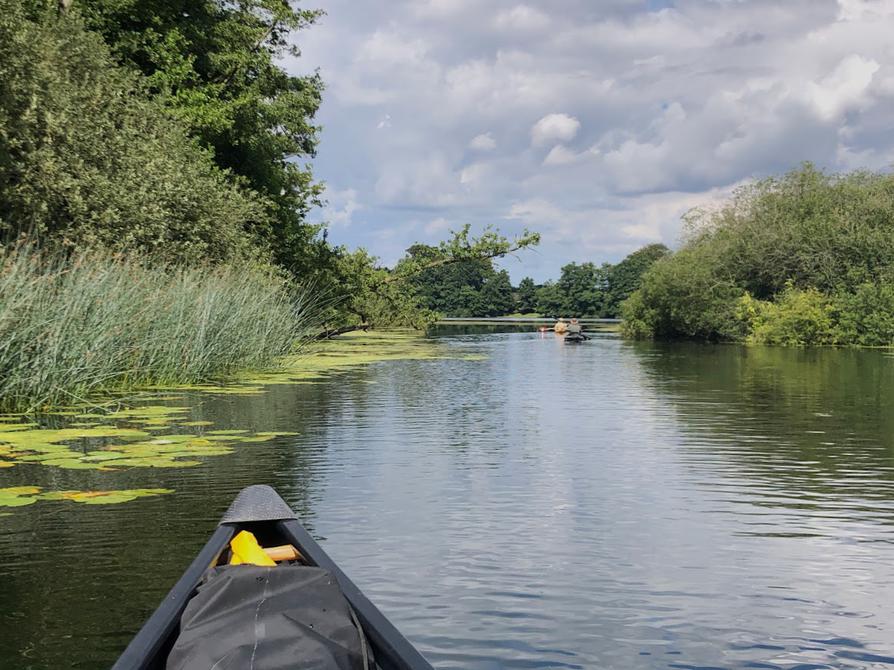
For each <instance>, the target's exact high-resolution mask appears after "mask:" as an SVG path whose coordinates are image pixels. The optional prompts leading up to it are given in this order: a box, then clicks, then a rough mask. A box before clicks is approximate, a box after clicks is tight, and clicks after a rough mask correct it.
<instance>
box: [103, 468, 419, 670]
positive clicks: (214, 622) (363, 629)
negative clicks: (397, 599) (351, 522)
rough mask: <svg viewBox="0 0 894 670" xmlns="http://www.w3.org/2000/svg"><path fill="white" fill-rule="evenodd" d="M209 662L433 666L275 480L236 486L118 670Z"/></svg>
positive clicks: (394, 668)
mask: <svg viewBox="0 0 894 670" xmlns="http://www.w3.org/2000/svg"><path fill="white" fill-rule="evenodd" d="M209 566H210V567H209ZM212 667H213V668H215V669H216V670H236V669H237V668H238V669H240V670H242V669H243V668H249V667H253V668H256V670H286V668H288V669H289V670H293V669H294V670H299V669H300V668H319V669H321V670H322V669H329V668H331V669H332V670H343V669H348V668H351V669H352V670H354V669H360V668H363V669H364V670H367V669H368V670H432V667H431V665H430V664H429V663H428V661H426V660H425V658H423V657H422V655H421V654H420V653H419V652H418V651H417V650H416V648H415V647H413V645H412V644H410V642H409V641H407V639H406V638H405V637H404V636H403V635H401V633H400V632H398V630H397V629H396V628H395V627H394V626H393V625H392V624H391V623H390V622H389V621H388V620H387V619H386V618H385V616H384V615H383V614H382V613H381V612H380V611H379V610H378V609H377V608H376V606H375V605H373V604H372V603H371V602H370V601H369V600H367V598H366V596H364V595H363V594H362V593H361V592H360V589H358V588H357V587H356V586H355V585H354V583H353V582H351V580H350V579H348V578H347V577H346V576H345V574H344V573H343V572H342V571H341V570H340V569H339V568H338V566H337V565H336V564H335V563H334V562H333V560H332V559H331V558H329V556H328V555H327V554H326V552H325V551H323V549H322V548H321V547H320V545H318V544H317V543H316V542H315V541H314V539H313V538H312V537H311V536H310V535H309V534H308V532H307V531H306V530H305V529H304V526H302V525H301V523H299V521H298V519H297V517H296V516H295V513H294V512H292V510H291V509H290V508H289V506H288V505H287V504H286V503H285V502H284V501H283V499H282V498H280V497H279V495H278V494H277V493H276V491H274V490H273V489H272V488H270V487H269V486H249V487H248V488H245V489H243V490H242V491H241V492H240V493H239V495H238V496H237V497H236V499H235V500H234V501H233V504H232V505H231V506H230V509H229V510H228V511H227V513H226V514H225V515H224V517H223V519H221V521H220V523H219V524H218V526H217V530H215V531H214V533H213V534H212V535H211V538H210V539H209V540H208V543H207V544H206V545H205V546H204V547H203V548H202V550H201V551H200V552H199V553H198V555H197V556H196V558H195V560H194V561H193V562H192V564H191V565H190V566H189V567H188V568H187V569H186V572H185V573H183V576H182V577H181V578H180V580H179V581H178V582H177V583H176V584H175V585H174V588H172V589H171V591H170V592H169V593H168V595H167V596H166V597H165V599H164V600H163V601H162V603H161V605H159V607H158V609H157V610H155V613H154V614H153V615H152V616H151V617H149V620H148V621H146V623H145V624H144V625H143V628H142V629H141V630H140V632H139V633H137V635H136V637H134V638H133V640H132V641H131V643H130V644H129V645H128V646H127V649H125V650H124V653H123V654H122V655H121V657H120V658H119V659H118V661H117V662H116V663H115V665H114V666H113V668H112V670H198V669H199V668H201V669H202V670H208V668H212Z"/></svg>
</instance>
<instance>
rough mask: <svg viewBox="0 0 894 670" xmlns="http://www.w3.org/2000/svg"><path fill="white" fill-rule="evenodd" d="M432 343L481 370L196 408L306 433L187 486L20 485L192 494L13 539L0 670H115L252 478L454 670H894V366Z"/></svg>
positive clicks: (61, 517) (169, 482) (2, 547)
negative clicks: (280, 496)
mask: <svg viewBox="0 0 894 670" xmlns="http://www.w3.org/2000/svg"><path fill="white" fill-rule="evenodd" d="M442 337H443V339H442V341H443V342H444V343H445V344H447V345H448V346H449V347H451V349H453V350H455V351H456V352H457V353H469V354H483V355H484V358H482V359H479V360H459V359H451V360H444V359H441V360H438V359H436V360H424V361H411V360H404V361H390V362H383V363H380V364H375V365H372V366H369V367H367V368H364V369H360V370H358V371H356V372H354V373H351V374H349V375H345V376H341V377H338V378H334V379H331V380H329V381H326V382H323V383H320V384H313V385H307V384H304V385H296V386H277V387H271V389H270V390H269V392H268V393H267V394H266V395H262V396H247V397H238V396H227V397H225V398H217V399H213V398H212V399H209V398H207V397H205V398H203V399H202V398H198V397H197V398H196V399H195V400H196V402H197V403H198V402H201V403H202V404H201V405H200V406H199V405H197V406H196V407H195V408H194V410H193V411H194V412H196V413H200V414H201V415H202V416H203V417H205V418H207V419H209V420H212V421H214V422H215V425H216V426H219V427H221V428H229V427H232V428H242V429H250V430H256V431H296V432H298V433H299V435H298V436H296V437H289V438H278V439H277V440H276V441H275V442H272V443H259V444H250V445H243V446H240V447H239V448H238V449H237V450H236V451H235V452H234V453H233V454H230V455H227V456H221V457H217V458H215V459H211V460H209V461H208V462H207V463H206V464H204V465H202V466H200V467H197V468H190V469H184V470H168V471H160V472H151V473H147V471H146V470H145V469H141V470H139V471H137V470H132V471H129V472H123V473H95V472H87V473H84V472H72V471H64V472H63V471H57V470H55V469H52V468H40V469H39V471H38V469H34V470H28V469H27V468H26V466H21V470H19V467H17V468H14V469H12V470H10V471H9V473H4V474H3V475H2V476H3V477H4V480H3V481H4V482H6V481H9V478H10V477H11V476H13V475H12V473H13V472H16V474H15V475H14V476H16V477H21V478H23V481H24V480H28V481H27V482H25V483H40V484H41V485H44V486H46V487H48V488H58V487H62V488H91V487H93V488H97V487H102V488H134V487H141V486H147V485H149V484H151V485H155V486H164V487H169V488H173V489H176V491H177V492H176V493H175V494H173V495H170V496H161V497H159V498H155V499H147V500H145V501H138V502H135V503H128V504H126V505H121V506H117V507H107V508H103V507H95V508H90V507H84V506H69V507H64V508H63V507H62V506H59V505H55V506H54V505H52V504H49V503H47V505H46V506H42V505H41V506H38V505H34V506H32V507H30V508H23V509H22V510H21V512H19V511H17V512H16V514H15V515H14V516H12V517H5V518H2V519H0V524H2V526H0V527H2V531H0V552H2V556H3V560H2V561H0V667H4V668H6V667H11V668H65V667H79V668H101V667H106V666H107V665H108V664H109V663H110V662H111V660H112V659H114V657H115V655H116V654H117V652H118V651H119V650H120V649H121V647H123V645H124V644H125V643H126V641H127V639H128V638H129V636H130V635H131V634H132V633H133V632H134V630H135V629H136V628H137V627H138V626H139V623H140V622H141V621H142V619H143V618H144V617H145V616H146V615H147V614H148V613H149V612H150V611H151V610H152V609H153V608H154V607H155V606H156V605H157V602H158V599H159V598H160V597H161V596H162V595H163V593H164V591H165V590H166V589H167V587H168V586H169V585H170V584H171V583H173V581H174V580H175V579H176V577H177V576H178V575H179V574H180V571H181V570H182V569H183V567H184V566H185V565H186V564H187V563H188V562H189V560H190V559H191V557H192V555H193V554H194V552H195V551H196V549H197V548H198V546H199V545H201V543H202V542H203V541H204V539H205V538H206V536H207V534H208V533H209V532H210V530H211V528H213V525H214V523H215V521H216V518H217V517H218V516H219V514H220V513H221V511H222V510H223V509H224V508H225V507H226V506H227V504H228V502H229V500H230V499H231V498H232V496H233V494H234V493H235V491H237V490H238V489H239V488H241V487H242V486H244V485H246V484H249V483H256V482H260V481H266V482H269V483H271V484H273V485H274V486H276V487H277V488H279V489H280V490H281V491H282V492H283V493H284V496H285V497H286V498H287V500H288V501H289V502H290V503H291V504H293V506H294V507H295V508H296V510H298V511H299V512H300V513H301V515H302V517H303V519H304V521H305V522H306V523H307V525H309V526H310V527H311V528H312V530H313V532H314V533H315V534H316V535H317V536H318V537H320V538H323V541H324V543H325V546H326V548H327V549H328V550H329V551H330V552H331V553H332V554H333V555H334V556H335V557H336V558H337V559H338V560H339V561H340V562H341V563H342V564H343V566H344V567H345V569H346V570H347V571H348V572H349V574H351V575H352V577H354V578H355V580H356V581H358V582H359V583H360V584H361V585H362V586H363V588H364V589H365V590H366V591H367V592H368V593H369V595H370V596H371V597H372V598H373V599H374V600H375V601H376V603H377V604H379V605H380V606H381V607H382V608H383V609H384V610H385V611H386V612H387V613H388V614H389V615H390V616H391V617H392V619H393V620H394V621H395V623H397V624H398V626H399V627H400V628H401V629H402V630H403V631H405V632H406V633H407V634H408V635H409V636H410V637H411V638H412V639H413V640H414V641H415V642H416V643H417V644H418V645H419V646H420V647H421V648H422V650H423V651H424V653H426V655H428V656H429V657H430V658H431V659H432V660H433V661H434V662H435V664H436V665H437V666H438V667H439V668H451V669H457V670H459V669H460V668H473V669H478V668H606V667H617V668H622V667H623V668H631V669H644V670H645V669H650V670H651V669H657V668H721V667H722V668H785V669H787V670H790V669H793V668H825V667H834V668H868V667H886V666H888V665H892V664H894V639H892V636H891V634H890V631H891V629H892V626H894V545H892V531H891V528H892V526H891V520H892V514H894V470H892V466H894V460H892V440H894V434H892V428H894V425H892V421H894V418H892V417H894V413H892V411H891V410H892V406H891V405H892V403H894V383H892V382H894V378H892V375H894V359H892V358H889V357H886V356H885V355H884V354H882V353H880V352H851V351H834V350H829V351H809V352H808V351H792V350H772V349H744V348H740V347H694V346H690V345H667V346H661V345H640V344H637V345H631V344H627V343H624V342H622V341H621V340H619V339H618V338H616V337H614V336H612V335H599V336H597V337H596V338H595V339H594V340H592V341H590V342H588V343H586V344H585V345H581V346H574V347H572V346H564V345H563V344H562V343H561V341H560V340H556V339H555V338H551V337H550V338H541V337H540V335H539V334H537V333H532V332H529V331H525V332H518V333H509V334H507V333H502V334H501V333H480V331H479V332H478V333H477V334H473V333H471V332H465V331H463V332H461V333H456V332H454V334H452V335H445V336H442ZM35 467H36V466H35ZM37 476H40V477H44V478H46V479H44V480H41V482H36V481H35V479H34V478H35V477H37ZM59 478H61V479H59ZM8 485H12V484H8ZM58 565H66V566H71V567H70V569H67V570H65V571H62V570H58V569H56V568H57V566H58Z"/></svg>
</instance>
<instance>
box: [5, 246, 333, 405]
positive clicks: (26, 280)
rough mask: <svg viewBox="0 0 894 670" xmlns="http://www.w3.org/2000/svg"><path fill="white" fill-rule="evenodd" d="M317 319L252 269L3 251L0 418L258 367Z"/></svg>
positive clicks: (305, 297)
mask: <svg viewBox="0 0 894 670" xmlns="http://www.w3.org/2000/svg"><path fill="white" fill-rule="evenodd" d="M315 312H316V309H315V308H314V304H313V303H312V301H311V300H310V299H309V292H308V291H304V292H302V291H294V290H290V288H289V287H288V285H287V283H286V282H285V281H284V280H282V279H280V278H278V277H276V276H275V275H273V274H271V273H269V272H267V271H264V270H260V269H255V268H246V267H204V268H189V269H183V268H181V269H172V268H170V267H163V266H153V265H151V264H149V263H147V262H145V261H143V260H139V259H135V258H125V257H120V256H112V255H109V254H103V253H86V254H82V255H78V256H75V257H61V256H52V255H50V256H48V255H46V254H44V253H41V252H37V251H35V250H34V249H32V248H30V247H21V248H18V249H13V250H7V251H5V252H4V251H0V407H2V408H3V409H6V410H15V411H22V410H34V409H38V408H42V407H45V406H48V405H57V404H66V403H70V402H72V400H73V399H77V398H83V397H84V396H86V395H87V394H89V393H91V392H95V391H98V390H102V389H112V388H116V389H117V388H122V387H124V388H127V387H134V386H140V385H146V384H152V383H190V382H196V381H202V380H208V379H212V378H215V377H219V376H221V375H225V374H226V373H229V372H234V371H236V370H238V369H244V368H257V367H264V366H267V365H269V364H270V363H271V362H272V361H273V360H275V358H276V357H277V356H279V355H282V354H285V353H288V352H289V351H290V350H291V349H292V347H293V346H294V345H295V344H296V342H298V341H300V340H301V339H302V338H304V337H307V336H308V335H309V334H310V331H311V329H312V328H313V326H314V325H315V322H314V321H315V319H314V315H315Z"/></svg>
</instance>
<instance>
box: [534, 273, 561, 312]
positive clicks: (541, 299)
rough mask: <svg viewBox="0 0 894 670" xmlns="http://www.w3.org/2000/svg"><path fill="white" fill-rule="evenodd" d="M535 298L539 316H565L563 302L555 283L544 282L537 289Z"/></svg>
mask: <svg viewBox="0 0 894 670" xmlns="http://www.w3.org/2000/svg"><path fill="white" fill-rule="evenodd" d="M535 296H536V297H535V303H536V306H537V312H538V313H539V314H542V315H544V316H549V317H559V316H564V315H565V300H564V297H563V296H562V293H561V292H560V291H559V287H558V286H557V285H556V284H555V282H546V283H545V284H544V285H543V286H541V287H539V288H538V289H537V291H536V293H535Z"/></svg>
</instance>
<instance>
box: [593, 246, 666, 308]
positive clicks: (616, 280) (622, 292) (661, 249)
mask: <svg viewBox="0 0 894 670" xmlns="http://www.w3.org/2000/svg"><path fill="white" fill-rule="evenodd" d="M669 253H670V249H668V248H667V247H666V246H664V245H663V244H649V245H648V246H645V247H643V248H642V249H638V250H636V251H634V252H633V253H632V254H630V255H629V256H627V257H626V258H625V259H624V260H622V261H621V262H620V263H618V264H617V265H614V266H612V268H611V269H610V270H609V273H608V289H607V291H606V295H605V305H604V309H603V313H604V315H605V316H607V317H617V316H618V315H620V313H621V303H622V302H624V301H625V300H627V298H629V297H630V294H631V293H633V292H634V291H636V290H637V289H638V288H639V285H640V281H641V279H642V276H643V275H644V274H645V272H646V270H648V269H649V268H650V267H652V264H653V263H654V262H655V261H657V260H659V259H661V258H664V257H665V256H667V255H668V254H669Z"/></svg>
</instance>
